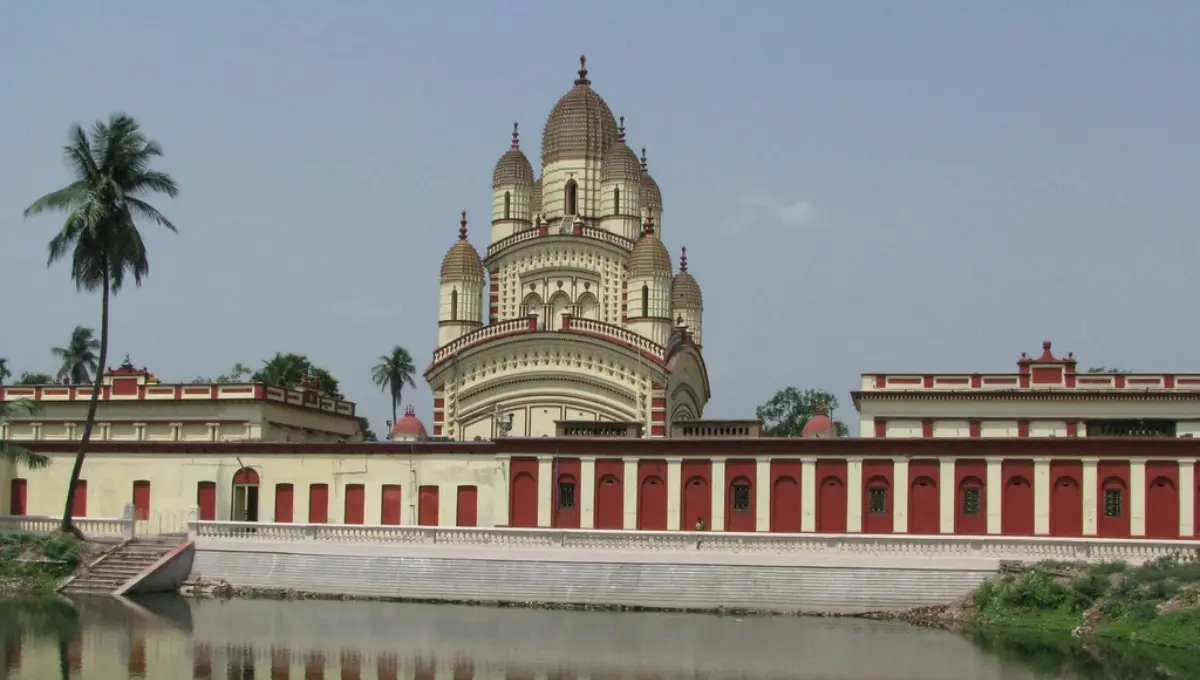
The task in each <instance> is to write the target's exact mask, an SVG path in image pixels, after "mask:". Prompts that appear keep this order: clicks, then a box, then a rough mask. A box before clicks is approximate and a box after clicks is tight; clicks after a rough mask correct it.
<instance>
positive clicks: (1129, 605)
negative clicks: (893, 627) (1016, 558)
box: [968, 550, 1200, 648]
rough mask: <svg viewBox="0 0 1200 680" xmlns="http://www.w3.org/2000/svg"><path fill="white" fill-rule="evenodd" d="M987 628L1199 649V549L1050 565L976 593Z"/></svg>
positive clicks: (977, 613) (972, 614)
mask: <svg viewBox="0 0 1200 680" xmlns="http://www.w3.org/2000/svg"><path fill="white" fill-rule="evenodd" d="M968 614H969V618H970V619H971V620H972V622H973V623H976V624H979V625H982V626H996V627H1003V628H1022V629H1027V630H1034V631H1042V632H1048V633H1074V634H1075V635H1078V636H1081V637H1092V636H1094V637H1100V638H1109V639H1114V640H1129V641H1137V642H1145V643H1150V644H1155V645H1162V646H1165V647H1178V648H1193V647H1195V648H1200V550H1197V551H1194V552H1190V553H1182V552H1181V553H1177V554H1174V555H1170V556H1167V557H1162V558H1159V559H1157V560H1153V561H1150V562H1147V563H1145V564H1143V565H1142V566H1138V567H1132V566H1129V565H1127V564H1125V563H1123V562H1111V563H1103V564H1094V565H1088V564H1080V563H1067V562H1043V563H1041V564H1038V565H1037V566H1035V567H1034V568H1032V569H1030V570H1029V571H1026V572H1023V573H1020V574H1005V575H1003V576H1001V577H999V578H997V579H993V580H991V581H988V582H987V583H985V584H983V585H982V586H980V587H979V589H977V590H976V591H975V593H974V594H973V595H972V602H971V606H970V607H969V612H968Z"/></svg>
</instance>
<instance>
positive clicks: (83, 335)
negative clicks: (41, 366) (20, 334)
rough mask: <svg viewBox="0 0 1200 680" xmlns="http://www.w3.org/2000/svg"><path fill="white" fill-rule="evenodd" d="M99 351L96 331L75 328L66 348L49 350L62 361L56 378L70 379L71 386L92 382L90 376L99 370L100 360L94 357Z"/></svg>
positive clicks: (83, 327)
mask: <svg viewBox="0 0 1200 680" xmlns="http://www.w3.org/2000/svg"><path fill="white" fill-rule="evenodd" d="M99 349H100V341H99V340H97V339H96V331H94V330H92V329H90V328H88V327H86V326H76V327H75V330H73V331H71V340H70V342H68V343H67V346H66V347H51V348H50V353H51V354H53V355H54V356H56V357H58V358H59V359H61V360H62V366H60V367H59V369H58V377H59V378H60V379H61V378H64V377H70V378H71V384H72V385H86V384H88V383H90V382H92V376H94V375H96V373H97V372H98V371H99V370H100V360H99V358H98V357H97V356H96V352H97V351H98V350H99Z"/></svg>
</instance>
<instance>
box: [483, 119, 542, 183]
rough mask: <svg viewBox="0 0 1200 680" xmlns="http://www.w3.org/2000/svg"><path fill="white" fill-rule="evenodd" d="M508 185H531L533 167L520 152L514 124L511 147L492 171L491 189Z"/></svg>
mask: <svg viewBox="0 0 1200 680" xmlns="http://www.w3.org/2000/svg"><path fill="white" fill-rule="evenodd" d="M509 184H533V166H531V165H530V164H529V159H528V158H526V157H525V153H524V152H523V151H521V137H520V135H519V134H518V132H517V124H516V123H513V132H512V146H510V147H509V148H508V151H505V152H504V155H503V156H501V157H500V160H498V161H496V168H495V169H494V170H492V188H493V189H496V188H499V187H501V186H505V185H509Z"/></svg>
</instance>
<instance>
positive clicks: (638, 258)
mask: <svg viewBox="0 0 1200 680" xmlns="http://www.w3.org/2000/svg"><path fill="white" fill-rule="evenodd" d="M626 268H627V269H628V276H629V278H631V279H645V278H650V279H669V278H671V254H670V253H668V252H667V247H666V246H664V245H663V242H662V240H661V239H659V238H658V237H657V236H655V235H654V220H653V219H651V218H649V217H647V218H646V230H645V231H644V232H642V237H641V238H639V239H638V240H637V243H635V244H633V250H631V251H629V259H628V260H627V261H626Z"/></svg>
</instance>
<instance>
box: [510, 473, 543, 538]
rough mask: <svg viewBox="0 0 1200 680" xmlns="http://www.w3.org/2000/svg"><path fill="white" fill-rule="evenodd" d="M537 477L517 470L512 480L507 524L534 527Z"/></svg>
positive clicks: (535, 524)
mask: <svg viewBox="0 0 1200 680" xmlns="http://www.w3.org/2000/svg"><path fill="white" fill-rule="evenodd" d="M537 513H538V503H537V479H535V478H534V476H533V475H531V474H529V473H528V472H524V471H522V472H519V473H517V475H516V476H515V477H513V481H512V498H511V499H510V502H509V517H508V525H509V526H512V527H536V526H537V521H538V516H537Z"/></svg>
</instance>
